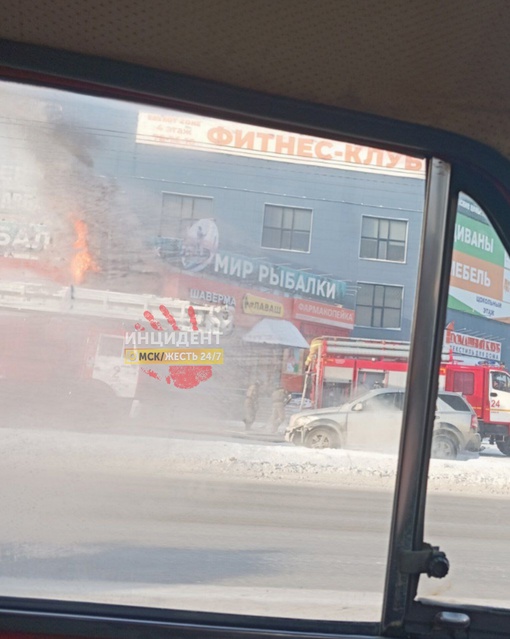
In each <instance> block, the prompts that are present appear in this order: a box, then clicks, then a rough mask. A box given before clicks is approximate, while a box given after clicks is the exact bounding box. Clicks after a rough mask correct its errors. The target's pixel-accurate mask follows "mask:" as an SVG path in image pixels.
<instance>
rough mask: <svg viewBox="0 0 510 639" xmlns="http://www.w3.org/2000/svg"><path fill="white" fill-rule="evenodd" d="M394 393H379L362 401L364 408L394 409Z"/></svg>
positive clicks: (395, 395)
mask: <svg viewBox="0 0 510 639" xmlns="http://www.w3.org/2000/svg"><path fill="white" fill-rule="evenodd" d="M396 397H397V394H396V393H380V394H379V395H376V396H375V397H372V398H371V399H369V400H367V401H366V402H365V403H364V407H365V410H381V409H382V410H388V409H389V410H395V408H396V406H395V402H396Z"/></svg>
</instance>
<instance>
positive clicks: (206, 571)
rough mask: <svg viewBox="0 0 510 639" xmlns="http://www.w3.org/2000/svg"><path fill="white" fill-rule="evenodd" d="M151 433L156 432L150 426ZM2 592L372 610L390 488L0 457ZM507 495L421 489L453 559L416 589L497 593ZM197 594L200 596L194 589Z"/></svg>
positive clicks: (346, 612)
mask: <svg viewBox="0 0 510 639" xmlns="http://www.w3.org/2000/svg"><path fill="white" fill-rule="evenodd" d="M154 441H155V442H156V441H157V440H156V439H155V440H154ZM0 481H1V482H2V486H3V487H4V489H3V490H2V492H1V494H0V508H1V512H2V520H1V523H0V584H1V585H2V591H3V592H4V593H5V594H9V593H10V594H17V595H29V596H48V595H49V594H50V595H52V596H60V597H71V598H80V599H91V600H96V601H105V602H106V601H109V602H117V601H119V602H131V603H139V604H149V605H156V606H157V605H165V606H168V605H172V606H175V607H183V608H207V609H211V610H221V611H227V612H234V611H239V610H240V608H239V606H240V604H239V602H240V601H241V602H242V603H241V611H242V612H247V613H253V614H263V613H267V614H278V615H284V616H301V617H315V618H317V617H319V618H325V619H326V618H345V619H353V618H356V619H366V620H376V619H377V615H378V614H379V611H380V605H381V592H382V586H383V581H384V572H385V559H386V552H387V544H388V533H389V525H390V511H391V502H392V495H391V494H390V492H383V491H377V490H375V491H371V492H367V491H360V490H352V489H350V490H347V489H345V488H342V487H341V486H338V487H332V486H320V485H306V484H300V485H295V486H292V485H289V484H285V483H282V482H279V481H277V480H274V481H249V480H243V479H240V478H238V477H237V478H232V477H230V478H229V477H224V476H218V477H216V478H214V477H211V476H210V475H207V476H206V475H200V474H193V473H190V474H189V475H182V474H180V475H177V474H176V475H175V476H172V475H171V474H170V475H168V474H167V475H165V476H164V477H163V476H161V477H160V476H154V475H153V474H152V473H151V470H150V468H148V469H147V470H146V472H144V473H142V474H137V475H133V474H132V473H130V472H128V468H125V469H124V470H123V469H122V468H117V469H115V471H112V469H106V468H105V472H101V471H98V470H97V469H96V470H95V471H94V472H90V471H87V460H86V459H84V460H83V463H77V464H76V465H75V466H74V467H71V468H70V467H69V464H68V465H67V466H64V465H62V466H60V465H59V464H58V463H56V462H55V460H54V459H52V461H51V463H47V464H46V463H45V458H44V455H43V453H42V452H41V459H38V460H37V463H36V464H25V463H24V459H23V450H22V448H21V447H20V450H19V455H17V454H12V452H11V454H10V455H9V457H8V458H7V459H5V460H4V463H2V466H1V467H0ZM504 506H505V501H504V500H498V499H495V498H471V497H466V496H465V495H462V496H460V497H457V496H455V495H452V496H444V495H432V496H431V497H430V500H429V519H428V530H427V540H429V541H433V542H434V543H439V544H440V545H441V547H442V548H444V549H445V550H446V552H447V554H448V556H449V558H450V561H451V563H452V571H451V576H450V577H448V578H447V579H446V580H444V581H431V580H428V579H426V578H425V581H424V583H425V586H426V587H425V589H422V594H425V595H427V596H430V595H434V594H437V595H439V596H444V597H466V596H467V597H468V598H469V600H470V601H476V600H478V599H484V600H485V599H491V598H499V599H503V600H506V601H508V586H507V584H508V577H509V575H508V572H509V569H507V566H510V561H509V559H510V551H509V549H508V541H507V530H508V526H509V524H510V515H509V513H508V509H504ZM206 601H207V603H205V602H206Z"/></svg>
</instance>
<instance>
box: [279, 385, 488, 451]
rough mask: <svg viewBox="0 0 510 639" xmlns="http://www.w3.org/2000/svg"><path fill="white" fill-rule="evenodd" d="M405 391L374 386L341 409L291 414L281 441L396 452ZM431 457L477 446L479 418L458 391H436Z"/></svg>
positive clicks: (478, 447) (324, 409) (479, 441)
mask: <svg viewBox="0 0 510 639" xmlns="http://www.w3.org/2000/svg"><path fill="white" fill-rule="evenodd" d="M403 406H404V390H402V389H391V388H380V389H374V390H372V391H369V392H368V393H365V394H364V395H361V396H360V397H357V398H356V399H354V400H353V401H351V402H348V403H346V404H343V405H342V406H339V407H330V408H322V409H319V410H307V411H302V412H300V413H296V414H295V415H293V416H292V417H291V418H290V422H289V425H288V427H287V430H286V432H285V439H286V441H288V442H292V443H293V444H296V445H304V446H308V447H310V448H354V449H361V450H375V451H378V452H395V453H396V452H397V448H398V444H399V439H400V427H401V422H402V410H403ZM436 407H437V412H436V419H435V422H434V436H433V442H432V456H433V457H437V458H440V459H455V458H456V457H457V456H458V454H459V453H461V452H466V451H468V452H477V451H478V450H479V449H480V443H481V439H480V434H479V432H478V419H477V417H476V414H475V412H474V410H473V408H472V407H471V406H470V405H469V404H468V402H467V401H466V400H465V399H464V398H463V397H462V395H461V394H460V393H453V392H447V391H440V392H439V396H438V399H437V404H436Z"/></svg>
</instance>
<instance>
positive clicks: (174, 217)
mask: <svg viewBox="0 0 510 639" xmlns="http://www.w3.org/2000/svg"><path fill="white" fill-rule="evenodd" d="M162 195H163V201H162V206H161V224H160V231H159V234H160V236H161V237H183V235H184V233H185V232H186V230H187V229H188V228H189V227H190V226H191V224H192V223H193V222H194V221H195V220H201V219H203V218H208V217H209V218H210V217H213V198H212V197H200V196H197V195H182V194H181V193H163V194H162Z"/></svg>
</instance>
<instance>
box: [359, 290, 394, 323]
mask: <svg viewBox="0 0 510 639" xmlns="http://www.w3.org/2000/svg"><path fill="white" fill-rule="evenodd" d="M403 290H404V289H403V287H402V286H386V285H384V284H364V283H360V284H358V294H357V298H356V324H357V325H358V326H371V327H373V328H400V318H401V313H402V293H403Z"/></svg>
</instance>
